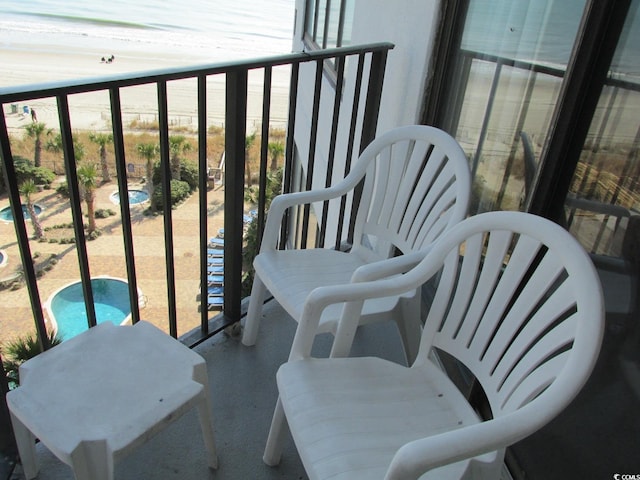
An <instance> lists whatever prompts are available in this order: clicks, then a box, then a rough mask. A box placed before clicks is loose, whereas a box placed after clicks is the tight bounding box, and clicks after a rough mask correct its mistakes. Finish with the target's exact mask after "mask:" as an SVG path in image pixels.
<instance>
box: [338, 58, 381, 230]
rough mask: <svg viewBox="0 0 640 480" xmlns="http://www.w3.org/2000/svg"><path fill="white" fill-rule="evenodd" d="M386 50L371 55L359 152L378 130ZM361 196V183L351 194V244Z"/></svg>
mask: <svg viewBox="0 0 640 480" xmlns="http://www.w3.org/2000/svg"><path fill="white" fill-rule="evenodd" d="M387 53H388V52H387V50H384V51H378V52H373V53H372V54H371V65H370V66H369V83H368V85H367V96H366V100H365V104H364V114H363V117H362V135H361V136H360V150H359V152H358V153H362V151H363V150H364V149H365V148H367V145H369V144H370V143H371V142H372V141H373V139H374V138H375V136H376V130H377V129H378V114H379V113H380V99H381V98H382V85H383V83H384V71H385V67H386V64H387ZM361 196H362V183H360V185H358V187H356V189H355V190H354V192H353V202H352V204H351V205H352V207H351V219H350V222H349V234H348V237H347V240H348V242H349V243H353V231H354V226H355V220H356V219H355V213H356V212H357V210H358V205H359V204H360V197H361Z"/></svg>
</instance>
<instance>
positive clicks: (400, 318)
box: [396, 294, 422, 366]
mask: <svg viewBox="0 0 640 480" xmlns="http://www.w3.org/2000/svg"><path fill="white" fill-rule="evenodd" d="M397 310H399V312H396V315H397V318H396V323H397V324H398V330H399V332H400V338H401V339H402V344H403V345H404V354H405V357H406V359H407V365H409V366H411V365H412V364H413V362H414V361H415V359H416V357H417V355H418V350H419V349H420V338H421V336H422V322H421V318H420V296H419V295H418V294H416V295H414V296H413V297H411V298H403V299H401V300H400V305H399V308H398V309H397Z"/></svg>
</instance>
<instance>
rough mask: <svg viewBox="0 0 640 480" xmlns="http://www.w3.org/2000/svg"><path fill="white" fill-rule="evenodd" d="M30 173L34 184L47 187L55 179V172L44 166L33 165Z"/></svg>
mask: <svg viewBox="0 0 640 480" xmlns="http://www.w3.org/2000/svg"><path fill="white" fill-rule="evenodd" d="M32 175H33V181H34V183H35V184H36V185H45V186H46V187H47V188H48V187H50V186H51V184H52V183H53V181H54V180H55V179H56V174H55V173H53V171H52V170H50V169H48V168H46V167H33V170H32Z"/></svg>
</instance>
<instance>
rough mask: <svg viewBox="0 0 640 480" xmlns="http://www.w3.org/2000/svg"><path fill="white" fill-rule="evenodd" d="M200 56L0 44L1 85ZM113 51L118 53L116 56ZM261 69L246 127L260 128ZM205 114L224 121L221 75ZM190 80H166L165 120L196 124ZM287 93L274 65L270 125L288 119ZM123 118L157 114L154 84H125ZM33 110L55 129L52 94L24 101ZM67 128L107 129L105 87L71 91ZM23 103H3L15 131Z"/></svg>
mask: <svg viewBox="0 0 640 480" xmlns="http://www.w3.org/2000/svg"><path fill="white" fill-rule="evenodd" d="M199 53H200V54H199V55H193V56H185V55H179V54H176V53H167V54H166V55H162V56H161V55H157V54H156V55H150V54H148V53H145V52H134V51H127V52H124V53H120V52H115V53H111V52H103V53H100V52H98V51H86V50H79V49H73V48H67V49H65V50H64V51H48V50H46V49H45V50H42V51H33V50H29V49H27V48H20V47H19V46H18V47H15V48H10V49H9V48H2V47H0V65H1V68H2V74H1V75H0V89H2V88H3V87H10V86H15V85H30V84H39V83H47V82H57V81H64V80H69V79H90V78H100V77H105V76H112V75H123V74H130V73H134V72H135V73H140V72H148V71H155V70H160V69H166V68H175V67H187V66H189V67H191V66H197V65H209V64H212V63H215V62H213V61H212V60H211V59H210V58H207V57H206V56H203V55H202V54H201V52H199ZM112 54H113V55H114V56H115V59H114V61H113V62H102V61H101V59H102V57H105V58H108V57H109V56H110V55H112ZM116 54H117V55H116ZM262 80H263V78H262V73H261V72H257V71H256V72H250V75H249V85H248V92H249V99H248V110H247V128H248V130H249V131H255V130H257V129H259V128H260V119H261V116H262ZM207 85H208V88H207V100H208V102H207V117H208V124H209V125H217V126H223V125H224V108H225V80H224V77H223V76H220V75H218V76H211V77H209V79H208V82H207ZM196 88H197V87H196V81H195V80H179V81H173V82H169V84H168V86H167V91H168V103H169V105H168V107H169V118H170V121H171V122H172V123H174V124H178V125H193V127H194V129H195V128H196V124H197V103H196V101H197V91H196ZM288 92H289V68H288V67H278V68H275V69H274V70H273V80H272V91H271V96H272V98H271V105H272V107H271V108H272V111H271V119H270V120H271V125H272V126H273V127H278V128H280V127H283V126H284V125H285V122H286V118H287V106H288ZM121 102H122V112H123V122H124V124H125V126H126V125H127V124H128V123H130V122H131V121H133V120H138V121H139V120H142V121H153V120H157V117H158V114H157V112H158V100H157V91H156V88H155V86H140V87H129V88H125V89H122V90H121ZM28 103H29V104H28V107H29V108H33V109H35V110H36V112H37V118H38V121H40V122H44V123H46V124H47V126H48V127H50V128H54V129H58V114H57V107H56V103H55V99H53V98H45V99H37V100H33V101H30V102H28ZM69 105H70V108H71V123H72V128H74V129H80V130H109V129H110V109H109V95H108V92H107V91H99V92H94V93H88V94H78V95H73V96H71V97H70V98H69ZM23 107H24V105H15V107H14V108H15V109H16V110H17V111H16V112H15V113H12V111H13V109H12V106H11V105H4V106H3V108H4V111H5V113H6V114H7V123H8V127H9V128H10V130H13V131H15V130H17V129H20V128H21V127H24V125H25V124H26V123H28V122H30V121H31V118H30V117H27V116H25V115H23V114H22V112H23V110H22V109H23Z"/></svg>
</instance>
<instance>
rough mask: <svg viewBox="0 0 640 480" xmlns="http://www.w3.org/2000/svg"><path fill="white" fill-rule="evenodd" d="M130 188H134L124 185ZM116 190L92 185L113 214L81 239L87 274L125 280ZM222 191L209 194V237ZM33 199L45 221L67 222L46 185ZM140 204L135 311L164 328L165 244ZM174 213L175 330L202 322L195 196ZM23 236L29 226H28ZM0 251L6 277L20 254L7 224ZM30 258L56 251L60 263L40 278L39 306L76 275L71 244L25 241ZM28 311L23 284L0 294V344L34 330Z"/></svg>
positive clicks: (156, 222)
mask: <svg viewBox="0 0 640 480" xmlns="http://www.w3.org/2000/svg"><path fill="white" fill-rule="evenodd" d="M130 188H135V186H133V185H132V186H130ZM116 190H117V186H116V183H115V182H114V183H110V184H107V185H104V186H102V187H101V188H100V189H98V192H97V198H96V208H97V209H98V208H110V209H111V210H113V211H115V212H116V213H117V215H116V216H112V217H108V218H106V219H98V221H97V222H98V227H99V228H100V229H101V230H102V232H103V234H102V235H101V236H100V237H99V238H98V239H96V240H94V241H90V242H88V243H87V251H88V256H89V263H90V271H91V276H92V277H95V276H99V275H109V276H114V277H122V278H126V264H125V260H124V243H123V240H122V229H121V224H120V210H119V206H117V205H114V204H113V202H111V200H110V199H109V196H110V195H111V194H112V193H113V192H114V191H116ZM223 197H224V191H223V190H222V189H216V190H209V192H208V210H209V221H208V232H209V236H214V235H215V233H216V232H217V231H218V229H219V228H221V227H222V226H223V222H224V220H223V219H224V216H223ZM35 200H36V203H37V204H39V205H41V206H42V207H44V211H43V212H42V214H41V218H42V221H43V226H44V227H48V226H53V225H58V224H62V223H68V222H71V210H70V208H69V202H68V199H64V198H62V197H60V196H59V195H58V194H56V192H55V190H46V191H44V192H41V193H39V194H37V195H36V197H35ZM6 205H8V200H7V199H6V197H5V198H4V199H2V200H0V208H3V207H4V206H6ZM146 208H147V206H146V205H132V206H131V216H132V228H133V235H134V254H135V260H136V261H135V267H136V274H137V279H138V288H139V289H140V290H141V291H142V294H143V295H144V296H145V297H146V299H147V305H146V307H145V308H143V309H142V310H141V311H140V314H141V317H142V318H143V319H145V320H147V321H150V322H152V323H154V324H155V325H157V326H158V327H160V328H162V329H163V330H165V331H168V299H167V282H166V273H165V248H164V233H163V228H164V225H163V221H164V219H163V217H162V216H161V215H159V216H156V217H151V216H145V215H144V214H143V211H144V210H145V209H146ZM172 213H173V228H174V252H173V253H174V258H175V268H176V272H175V274H176V303H177V318H178V335H181V334H183V333H185V332H188V331H189V330H191V329H193V328H195V327H196V326H198V325H199V323H200V316H199V313H198V306H199V302H198V301H197V300H196V299H197V298H198V290H199V288H198V286H199V278H198V275H199V274H198V272H199V256H198V251H199V246H198V241H199V233H198V232H199V223H198V195H197V192H196V194H194V195H192V196H191V197H190V198H189V199H188V200H187V201H186V202H185V203H184V204H182V205H180V206H179V207H178V208H177V209H176V210H173V211H172ZM27 229H28V231H29V233H31V232H32V227H31V224H30V223H29V222H28V223H27ZM0 250H3V251H5V252H6V253H7V254H8V262H7V264H6V265H5V266H3V267H0V279H1V278H6V277H7V276H10V275H11V274H12V273H13V272H15V271H16V267H17V265H19V264H20V254H19V250H18V247H17V244H16V236H15V229H14V226H13V223H4V222H0ZM31 251H32V255H35V254H36V253H37V254H39V258H46V257H48V256H49V255H50V254H56V255H58V257H59V262H58V263H57V264H56V265H55V266H54V267H53V269H52V270H50V271H48V272H46V273H45V274H44V275H43V276H42V277H41V278H40V279H39V281H38V290H39V294H40V298H41V302H42V303H44V302H45V301H46V300H47V299H48V298H49V296H50V295H51V294H52V293H54V292H55V291H56V290H57V289H58V288H60V287H63V286H64V285H66V284H68V283H70V282H74V281H77V280H78V279H79V278H80V273H79V269H78V256H77V252H76V249H75V245H73V244H68V245H61V244H57V243H41V242H35V241H32V242H31ZM34 330H35V327H34V321H33V314H32V309H31V305H30V300H29V295H28V291H27V288H26V287H25V286H23V287H22V288H19V289H17V290H1V291H0V344H1V343H3V342H4V341H6V340H7V339H10V338H14V337H15V336H16V335H18V334H22V333H26V332H29V331H34Z"/></svg>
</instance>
